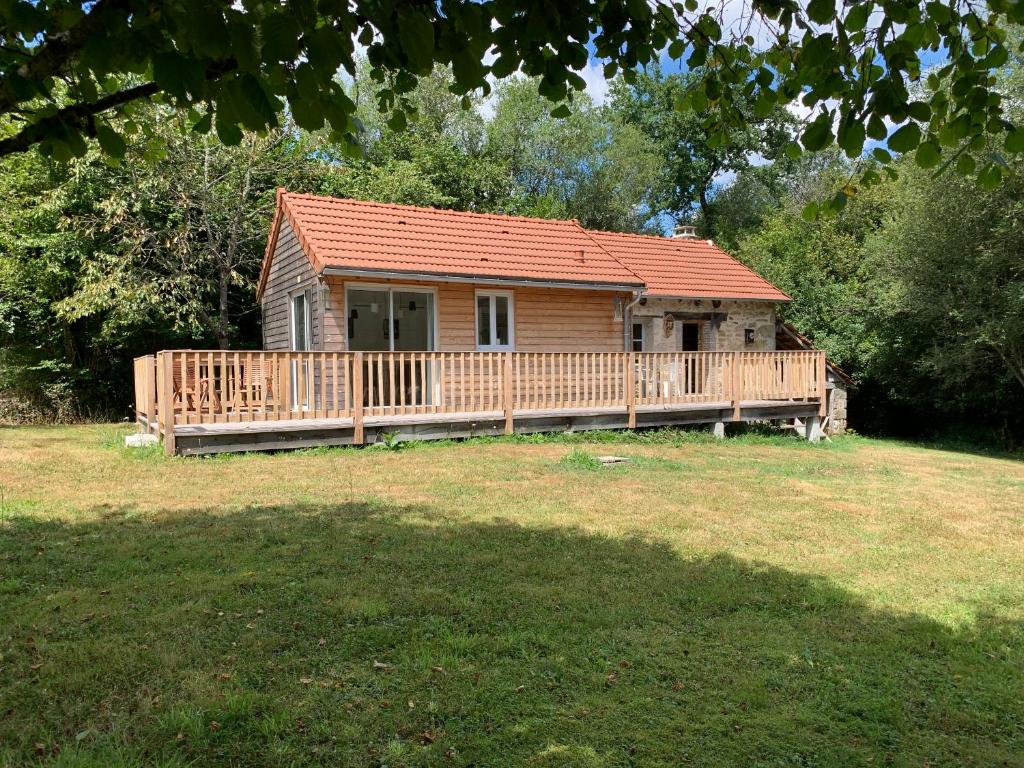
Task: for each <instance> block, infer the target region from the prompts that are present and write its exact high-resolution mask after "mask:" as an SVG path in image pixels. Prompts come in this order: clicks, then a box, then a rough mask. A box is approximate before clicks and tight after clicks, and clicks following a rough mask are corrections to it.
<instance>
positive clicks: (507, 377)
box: [501, 352, 515, 435]
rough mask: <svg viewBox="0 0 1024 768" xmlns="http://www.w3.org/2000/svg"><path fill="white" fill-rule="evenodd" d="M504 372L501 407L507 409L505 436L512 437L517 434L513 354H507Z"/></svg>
mask: <svg viewBox="0 0 1024 768" xmlns="http://www.w3.org/2000/svg"><path fill="white" fill-rule="evenodd" d="M504 357H505V365H504V372H503V373H502V380H501V384H502V388H501V405H502V407H503V408H504V409H505V434H506V435H511V434H512V433H513V432H515V419H514V413H513V412H514V409H515V403H514V402H513V399H512V353H511V352H506V353H505V355H504Z"/></svg>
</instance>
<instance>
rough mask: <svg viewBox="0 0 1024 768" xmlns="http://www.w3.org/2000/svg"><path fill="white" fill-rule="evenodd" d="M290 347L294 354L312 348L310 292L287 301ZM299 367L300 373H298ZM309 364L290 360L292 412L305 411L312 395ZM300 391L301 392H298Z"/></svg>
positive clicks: (295, 295)
mask: <svg viewBox="0 0 1024 768" xmlns="http://www.w3.org/2000/svg"><path fill="white" fill-rule="evenodd" d="M288 304H289V307H288V309H289V312H288V314H289V328H290V335H291V343H292V344H291V346H292V351H294V352H306V351H308V350H309V349H311V348H312V346H313V312H312V308H311V307H310V292H309V291H308V290H307V291H299V292H298V293H293V294H292V295H291V297H289V299H288ZM300 367H301V372H300ZM309 374H310V370H309V363H308V361H306V360H303V361H302V362H301V363H300V362H299V361H298V360H292V364H291V394H292V397H291V401H292V402H291V406H292V410H293V411H300V410H301V411H307V410H309V408H310V402H311V399H312V393H313V381H312V376H310V375H309ZM300 390H302V391H300Z"/></svg>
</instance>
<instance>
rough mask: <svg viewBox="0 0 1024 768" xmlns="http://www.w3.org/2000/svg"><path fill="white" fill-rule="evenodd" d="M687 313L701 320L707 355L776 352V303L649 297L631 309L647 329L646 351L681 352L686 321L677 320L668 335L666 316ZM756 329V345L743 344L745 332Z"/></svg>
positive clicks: (635, 318)
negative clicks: (739, 352)
mask: <svg viewBox="0 0 1024 768" xmlns="http://www.w3.org/2000/svg"><path fill="white" fill-rule="evenodd" d="M668 312H676V313H684V314H686V315H693V316H695V319H697V318H698V317H699V318H700V319H699V322H700V326H701V349H702V350H704V351H707V352H734V351H739V350H746V351H765V350H769V351H770V350H774V349H775V304H773V303H772V302H766V301H723V302H721V304H720V306H718V307H715V306H714V305H713V304H712V302H711V301H710V300H707V299H702V300H691V299H655V298H648V299H647V303H646V304H644V305H643V306H641V305H639V304H638V305H636V306H635V307H633V309H632V321H633V322H634V323H642V324H643V326H644V350H645V351H647V352H678V351H679V350H681V349H682V348H683V347H682V344H683V323H684V322H685V321H684V320H680V319H676V320H675V321H674V323H673V328H672V332H671V333H669V334H666V333H665V314H666V313H668ZM747 328H752V329H753V330H754V342H753V343H752V344H747V343H745V341H744V331H745V330H746V329H747Z"/></svg>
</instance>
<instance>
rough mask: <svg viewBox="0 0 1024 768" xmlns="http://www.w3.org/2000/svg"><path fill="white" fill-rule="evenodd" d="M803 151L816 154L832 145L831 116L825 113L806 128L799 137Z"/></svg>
mask: <svg viewBox="0 0 1024 768" xmlns="http://www.w3.org/2000/svg"><path fill="white" fill-rule="evenodd" d="M800 140H801V141H802V142H803V145H804V149H806V150H808V151H809V152H817V151H818V150H821V149H824V148H825V147H827V146H828V145H829V144H831V143H832V115H831V113H829V112H825V113H823V114H821V115H819V116H818V118H817V119H816V120H815V121H814V122H813V123H811V124H810V125H809V126H807V129H806V130H805V131H804V132H803V135H802V136H801V137H800Z"/></svg>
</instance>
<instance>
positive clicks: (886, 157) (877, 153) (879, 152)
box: [871, 147, 892, 163]
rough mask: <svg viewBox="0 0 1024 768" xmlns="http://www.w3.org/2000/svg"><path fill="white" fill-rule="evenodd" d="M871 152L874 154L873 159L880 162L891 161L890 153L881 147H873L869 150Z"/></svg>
mask: <svg viewBox="0 0 1024 768" xmlns="http://www.w3.org/2000/svg"><path fill="white" fill-rule="evenodd" d="M871 154H872V155H873V156H874V158H875V160H877V161H878V162H880V163H891V162H892V155H890V154H889V153H888V152H887V151H885V150H884V149H882V148H881V147H875V148H874V149H873V150H871Z"/></svg>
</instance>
